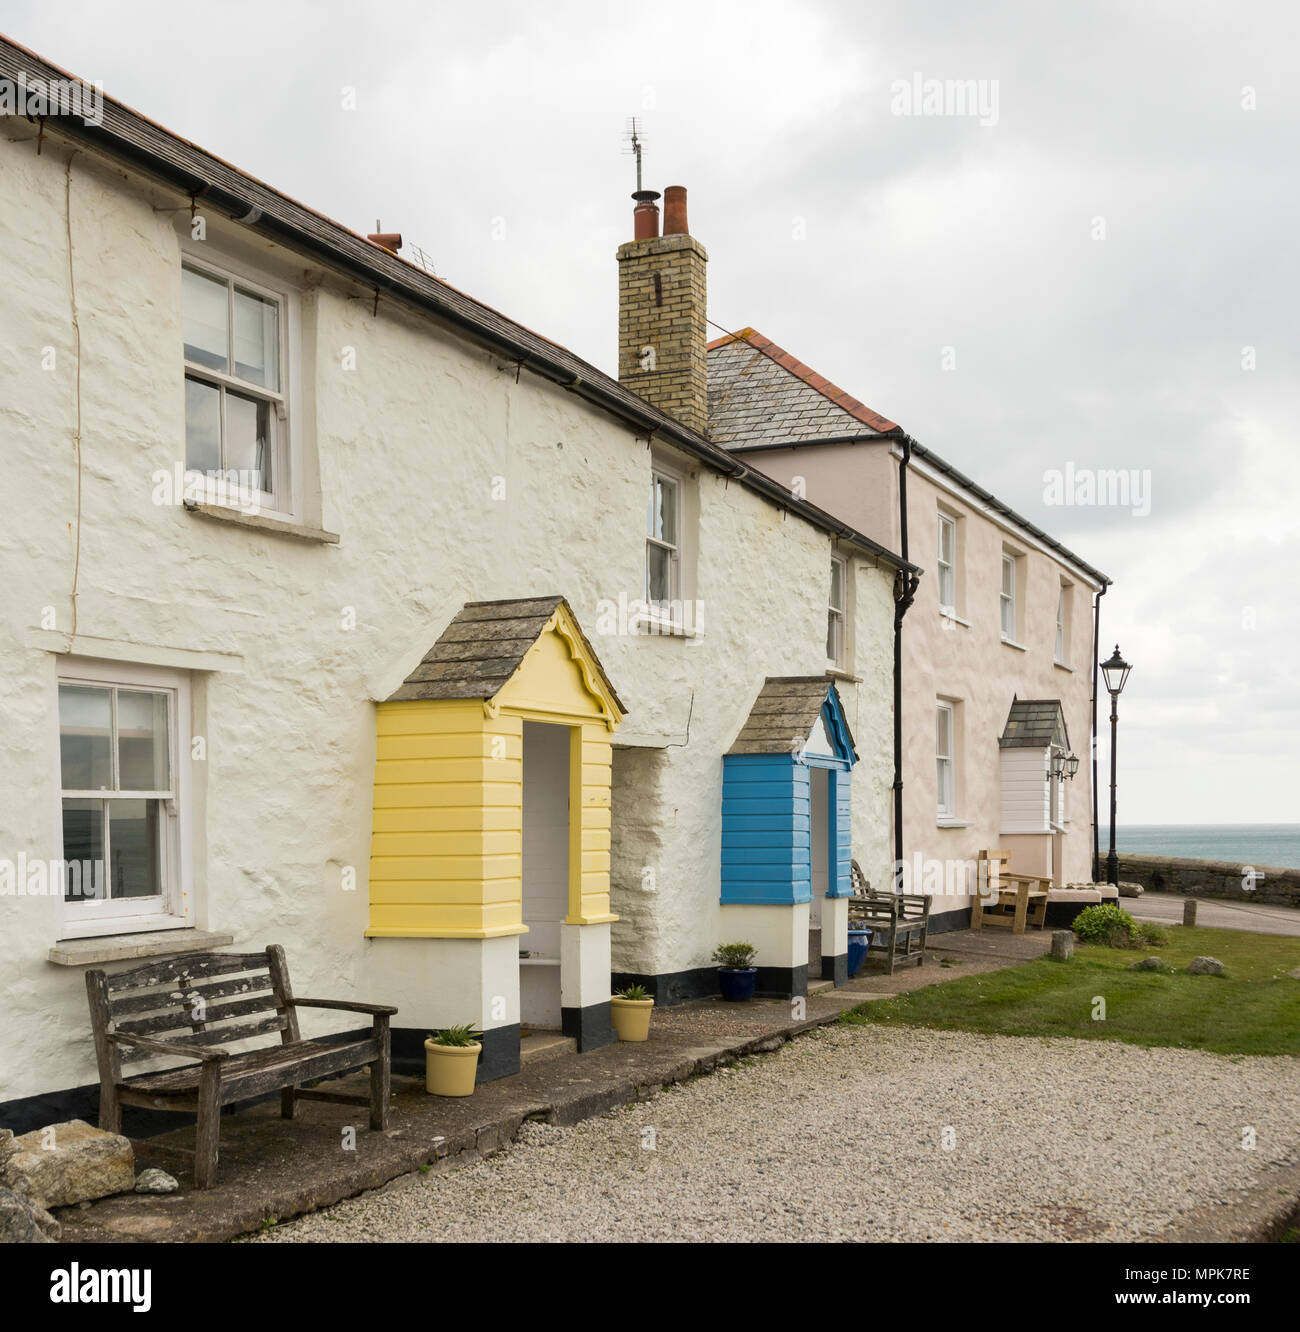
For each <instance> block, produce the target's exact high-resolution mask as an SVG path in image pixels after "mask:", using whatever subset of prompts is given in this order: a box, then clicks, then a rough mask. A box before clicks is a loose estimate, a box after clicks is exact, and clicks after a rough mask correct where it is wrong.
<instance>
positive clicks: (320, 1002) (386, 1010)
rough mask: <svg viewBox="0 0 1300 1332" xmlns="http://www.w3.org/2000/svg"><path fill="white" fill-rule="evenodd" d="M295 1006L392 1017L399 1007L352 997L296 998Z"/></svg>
mask: <svg viewBox="0 0 1300 1332" xmlns="http://www.w3.org/2000/svg"><path fill="white" fill-rule="evenodd" d="M293 1003H294V1007H295V1008H340V1009H342V1010H343V1011H344V1012H345V1013H369V1014H370V1015H371V1016H372V1017H382V1016H384V1015H385V1014H387V1016H389V1017H392V1016H393V1014H394V1013H396V1012H397V1009H395V1008H392V1007H390V1006H389V1005H388V1004H362V1003H357V1002H355V1001H353V1000H351V999H295V1000H294V1001H293Z"/></svg>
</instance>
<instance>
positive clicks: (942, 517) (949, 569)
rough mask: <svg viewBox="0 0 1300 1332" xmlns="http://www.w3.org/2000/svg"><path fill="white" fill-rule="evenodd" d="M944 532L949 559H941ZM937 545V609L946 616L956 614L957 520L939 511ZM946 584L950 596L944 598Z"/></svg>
mask: <svg viewBox="0 0 1300 1332" xmlns="http://www.w3.org/2000/svg"><path fill="white" fill-rule="evenodd" d="M945 531H946V532H947V533H948V534H949V551H948V553H949V555H950V557H951V558H950V559H947V560H945V559H944V557H943V544H944V543H943V537H944V533H945ZM938 538H939V545H938V550H937V553H936V563H937V565H938V569H939V577H938V578H937V579H936V582H937V584H938V591H939V609H940V610H941V611H942V612H944V614H946V615H956V614H957V520H956V518H954V517H953V516H952V514H950V513H944V511H943V510H942V509H940V510H939V531H938ZM945 581H946V582H947V584H948V591H949V593H950V595H949V596H948V597H947V599H945V598H944V583H945Z"/></svg>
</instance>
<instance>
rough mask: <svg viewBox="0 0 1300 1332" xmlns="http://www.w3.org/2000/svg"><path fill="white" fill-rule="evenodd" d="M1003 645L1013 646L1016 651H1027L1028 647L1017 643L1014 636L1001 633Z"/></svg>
mask: <svg viewBox="0 0 1300 1332" xmlns="http://www.w3.org/2000/svg"><path fill="white" fill-rule="evenodd" d="M1002 645H1003V647H1009V648H1015V650H1016V651H1017V652H1028V651H1029V649H1028V648H1027V647H1026V646H1025V645H1024V644H1023V643H1017V642H1016V640H1015V639H1014V638H1008V637H1007V636H1006V634H1003V635H1002Z"/></svg>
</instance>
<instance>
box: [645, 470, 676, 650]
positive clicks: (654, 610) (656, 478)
mask: <svg viewBox="0 0 1300 1332" xmlns="http://www.w3.org/2000/svg"><path fill="white" fill-rule="evenodd" d="M657 485H670V486H672V488H673V494H674V495H675V496H676V502H675V503H674V505H673V527H674V529H675V531H676V533H677V540H676V542H668V541H663V540H661V539H660V538H658V537H654V536H651V535H650V532H649V525H648V524H647V531H646V534H645V545H646V553H645V601H646V615H647V618H648V619H649V620H651V621H654V622H656V623H661V624H668V623H670V622H671V621H672V618H673V616H672V607H673V603H677V605H678V606H680V605H681V600H682V542H683V540H684V537H685V518H686V504H685V492H686V478H685V476H684V475H683V474H682V473H681V472H679V471H677V469H676V468H673V467H667V466H665V465H664V464H663V463H659V462H656V463H655V464H654V465H653V466H652V467H651V468H650V495H649V499H648V501H647V517H648V516H649V514H650V512H651V511H652V510H651V508H650V507H649V506H650V505H653V502H654V493H655V487H656V486H657ZM651 547H654V548H655V549H658V550H666V551H667V552H668V553H669V560H668V568H669V578H670V581H671V584H672V586H671V588H670V595H669V596H668V598H667V605H666V606H665V605H663V604H662V603H655V602H653V601H651V599H650V550H651Z"/></svg>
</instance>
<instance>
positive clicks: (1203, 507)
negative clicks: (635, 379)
mask: <svg viewBox="0 0 1300 1332" xmlns="http://www.w3.org/2000/svg"><path fill="white" fill-rule="evenodd" d="M1298 28H1300V6H1297V5H1295V4H1294V3H1293V0H1292V2H1288V0H1277V2H1276V3H1252V2H1251V0H1232V2H1231V3H1228V2H1226V0H1225V2H1223V3H1210V2H1208V0H1207V2H1197V0H1177V2H1176V3H1172V2H1171V3H1164V4H1162V3H1150V2H1147V3H1143V4H1140V5H1139V4H1134V3H1132V2H1131V0H1126V2H1125V3H1105V2H1101V0H1092V3H1089V4H1087V5H1070V6H1067V5H1063V4H1050V3H1043V2H1042V0H1025V2H1024V3H1012V2H1010V0H1008V2H1007V3H985V4H978V3H977V4H972V3H951V4H941V3H923V2H921V0H906V2H905V3H891V4H871V3H862V2H860V0H859V2H858V3H848V4H843V5H838V4H832V3H821V4H818V3H803V4H798V5H782V4H775V3H763V2H762V0H751V2H750V3H747V4H745V5H743V6H739V5H736V4H735V3H726V4H721V3H712V2H711V0H694V3H688V4H678V3H669V2H668V0H661V2H660V3H653V2H651V3H645V4H641V5H638V6H636V8H635V12H633V8H632V7H631V6H627V5H613V4H608V3H594V4H585V3H557V2H554V0H553V2H552V3H549V4H540V3H535V2H534V3H525V4H511V3H501V2H500V0H498V2H496V3H492V4H490V5H488V4H474V3H465V2H464V0H460V2H458V3H432V4H401V3H392V2H390V3H385V4H382V5H374V6H364V5H362V6H359V5H357V4H355V3H347V4H344V3H325V2H322V3H315V4H306V3H282V2H280V0H277V3H274V4H272V3H266V2H265V0H262V2H261V3H256V4H246V3H239V2H237V0H225V3H223V4H222V5H220V6H219V7H218V8H217V9H213V8H211V7H205V6H198V7H194V6H188V5H183V4H176V3H174V0H169V2H168V3H117V4H113V5H105V4H102V3H98V2H95V3H76V2H75V0H60V3H58V4H51V3H49V2H48V0H39V2H38V3H26V2H24V0H19V2H18V3H13V2H12V0H0V31H3V32H4V33H5V34H6V35H8V36H10V37H12V38H13V39H15V40H16V41H19V42H22V43H23V44H25V45H27V46H30V47H32V48H34V49H35V50H36V51H38V52H39V53H40V54H42V55H44V56H46V57H47V58H48V59H50V60H52V61H53V62H54V63H56V64H60V65H63V66H64V67H66V68H68V69H71V70H72V71H73V72H75V73H77V74H79V75H81V76H82V77H83V78H87V79H91V80H99V79H102V80H103V82H104V85H105V89H106V91H107V92H108V93H109V94H111V95H113V96H115V97H117V98H119V99H120V100H122V101H124V102H126V103H128V104H129V105H131V106H133V107H134V108H135V109H136V110H138V111H140V112H142V113H144V114H145V115H147V116H150V117H151V118H153V119H155V120H157V121H159V122H161V123H162V124H163V125H165V126H167V128H169V129H171V130H173V131H174V132H176V133H178V134H181V135H183V136H185V137H186V138H189V139H192V140H194V141H195V142H196V143H198V144H200V145H202V146H203V147H205V148H207V149H209V150H211V151H213V152H215V153H217V154H218V155H219V156H221V157H224V158H226V159H227V160H228V161H230V162H232V163H234V164H235V165H236V166H238V167H240V168H242V169H244V170H246V171H249V172H251V173H252V174H254V175H256V176H258V177H260V178H261V179H263V180H265V181H266V182H268V183H269V184H271V185H273V186H275V187H276V188H277V189H280V190H282V191H284V192H285V193H287V194H289V195H291V196H293V197H294V198H296V199H298V200H300V201H302V202H303V203H306V204H309V205H311V206H312V207H314V208H316V209H318V210H320V211H321V212H324V213H326V214H328V215H329V216H331V217H333V218H335V219H337V220H338V221H340V222H342V223H344V224H345V225H347V226H350V227H353V228H355V229H356V230H358V231H363V232H364V231H369V230H372V229H373V227H374V223H375V221H376V219H382V222H383V225H384V228H385V229H392V230H400V231H401V232H402V233H403V235H404V236H405V237H406V239H407V242H408V244H411V243H414V244H418V245H419V246H421V247H422V248H423V249H424V250H426V251H427V252H428V253H429V254H430V256H431V257H432V259H433V261H434V263H435V265H436V268H437V272H438V274H439V275H440V276H442V277H444V278H446V279H447V280H448V281H450V282H452V283H454V284H455V285H457V286H459V287H461V288H463V289H464V290H466V291H468V292H469V293H471V294H472V295H474V296H476V297H478V298H479V299H481V300H484V301H486V302H487V303H488V304H490V305H493V306H496V307H497V308H499V309H501V310H503V311H505V312H506V313H507V314H509V315H511V316H512V317H514V318H516V319H519V320H520V321H522V322H523V323H525V324H528V325H529V326H531V327H533V328H535V329H537V330H538V331H539V332H542V333H544V334H546V335H547V336H549V337H552V338H554V339H556V340H557V341H559V342H562V343H564V344H566V345H568V346H569V347H571V348H572V349H573V350H575V351H576V352H578V353H579V354H580V355H582V356H584V357H586V358H587V359H588V360H590V361H593V362H594V363H595V364H597V365H598V366H600V367H601V368H602V369H605V370H607V371H609V372H610V373H614V372H615V354H616V347H615V335H616V322H617V306H616V299H617V295H616V293H617V286H616V271H615V262H614V250H615V247H616V246H617V245H618V243H619V242H621V241H623V240H626V239H628V238H629V236H630V209H631V204H630V202H629V200H628V193H629V191H630V190H631V189H632V188H633V184H634V181H633V168H632V163H631V159H630V158H629V157H626V156H623V155H622V154H623V150H624V144H623V142H622V135H623V131H624V126H625V122H626V119H627V117H629V116H631V115H637V116H639V117H642V118H643V122H644V125H645V130H646V138H647V148H646V184H647V185H648V186H652V187H654V188H658V189H662V188H663V187H664V186H665V185H668V184H683V185H686V186H687V187H688V188H689V190H690V210H691V230H692V232H693V233H694V234H695V235H696V236H698V237H699V238H700V240H701V241H703V243H704V244H705V246H706V247H707V248H708V251H709V255H710V264H709V298H710V317H711V318H712V319H713V320H715V321H716V322H717V323H718V324H720V325H722V326H724V327H727V328H739V327H743V326H744V325H746V324H749V325H753V326H754V327H756V328H758V329H760V330H761V331H762V332H763V333H765V334H766V335H767V336H768V337H770V338H772V339H774V340H775V341H776V342H778V343H780V344H781V345H782V346H784V347H786V348H787V349H788V350H789V351H791V352H793V353H794V354H795V355H796V356H798V357H799V358H800V359H801V360H804V361H806V362H808V363H809V364H811V365H813V366H814V367H816V368H817V369H818V370H819V371H820V372H821V373H822V374H825V375H827V376H828V377H829V378H831V379H832V380H834V381H836V382H837V383H839V384H840V385H841V386H842V387H844V388H846V389H847V390H849V391H850V392H851V393H853V394H855V395H856V396H858V397H860V398H861V399H863V401H865V402H866V403H868V404H869V405H870V406H871V407H873V408H874V409H876V410H877V411H880V412H882V413H883V414H885V415H886V416H888V417H890V418H891V419H893V420H895V421H898V422H900V423H901V424H902V425H903V426H904V427H905V428H906V429H907V430H909V431H910V432H911V433H912V434H913V435H914V436H915V437H916V438H917V439H918V440H920V441H921V442H922V443H923V444H925V445H927V446H928V447H929V448H931V449H933V450H934V451H935V452H937V453H939V454H940V455H941V456H942V457H944V458H946V459H947V460H948V461H949V462H951V463H953V464H954V465H955V466H957V467H958V468H960V469H961V470H963V471H964V472H966V473H967V474H968V475H971V476H973V477H975V478H976V479H977V480H978V481H979V482H981V483H982V484H983V485H985V486H986V487H987V488H988V489H989V490H991V491H993V492H994V493H995V494H996V495H998V496H999V497H1000V498H1001V499H1003V500H1004V501H1006V502H1007V503H1008V504H1010V505H1011V506H1012V507H1013V508H1016V509H1018V510H1019V511H1020V512H1022V513H1023V514H1025V515H1026V516H1027V517H1029V518H1030V519H1032V520H1033V521H1035V522H1037V523H1038V524H1040V525H1041V526H1043V527H1045V528H1046V529H1047V530H1048V531H1050V532H1051V533H1052V534H1053V535H1055V536H1057V537H1058V538H1059V539H1061V540H1062V541H1064V542H1065V543H1066V544H1067V545H1068V546H1070V547H1072V548H1073V549H1074V550H1076V551H1077V552H1078V553H1079V554H1080V555H1081V556H1083V557H1084V558H1085V559H1087V560H1088V561H1089V562H1090V563H1092V564H1094V565H1096V566H1097V567H1099V568H1102V569H1104V570H1105V571H1106V572H1107V573H1109V574H1110V575H1111V577H1112V578H1113V579H1114V580H1115V586H1114V588H1113V589H1112V590H1111V592H1110V593H1109V594H1108V595H1107V596H1106V598H1105V601H1104V602H1103V604H1102V637H1103V641H1104V645H1105V650H1106V651H1107V652H1108V651H1109V648H1110V647H1111V645H1113V644H1114V642H1115V641H1116V640H1118V642H1119V643H1120V645H1121V646H1122V648H1123V651H1124V654H1125V656H1126V657H1127V658H1128V659H1129V660H1130V661H1131V662H1133V663H1134V669H1133V675H1132V677H1131V679H1130V682H1129V686H1128V689H1127V690H1126V691H1125V693H1124V696H1123V698H1122V700H1121V704H1120V708H1121V728H1120V735H1121V744H1120V761H1121V805H1120V820H1119V821H1120V823H1121V824H1123V823H1132V822H1152V823H1157V822H1296V821H1300V796H1298V795H1297V790H1300V781H1298V780H1297V775H1296V766H1297V764H1296V748H1297V740H1298V739H1300V597H1298V596H1297V588H1296V583H1297V578H1298V577H1300V521H1298V520H1297V509H1298V501H1300V495H1298V494H1297V485H1296V470H1295V468H1296V464H1295V461H1294V460H1295V457H1296V449H1297V446H1296V434H1295V423H1296V422H1297V421H1298V420H1300V403H1297V392H1296V388H1297V382H1298V380H1297V369H1296V367H1297V363H1298V360H1300V321H1298V320H1297V316H1296V312H1297V308H1298V306H1300V302H1298V301H1297V295H1298V292H1297V267H1298V261H1297V253H1298V251H1300V174H1298V173H1297V169H1296V167H1297V145H1298V144H1300V135H1298V133H1297V131H1298V130H1300V81H1298V80H1297V78H1296V70H1297V68H1298V67H1300V33H1298V31H1297V29H1298ZM918 78H919V79H921V80H940V81H944V80H962V81H965V80H974V81H976V85H977V88H978V90H979V92H980V93H981V94H982V97H983V108H982V109H983V111H984V114H983V115H979V114H975V115H964V114H954V112H958V111H960V110H962V108H961V107H959V106H955V105H954V104H953V103H952V102H951V101H950V102H948V103H947V104H946V105H943V106H942V107H940V108H938V109H942V110H945V111H947V112H948V114H942V115H938V114H900V112H903V111H907V110H908V109H909V108H908V106H907V104H906V102H905V101H904V100H903V94H902V93H901V91H900V88H899V86H898V85H899V84H900V83H906V84H908V85H912V84H913V83H914V82H915V80H916V79H918ZM346 89H354V90H355V107H354V109H346V108H345V101H347V100H348V98H347V97H346V94H345V90H346ZM924 109H925V107H924V106H922V107H916V106H913V107H912V108H911V110H913V111H915V110H924ZM982 121H983V122H989V123H981V122H982ZM946 363H947V364H946ZM1251 365H1253V367H1254V368H1248V367H1249V366H1251ZM1068 464H1069V465H1073V467H1074V468H1075V469H1076V471H1077V470H1079V469H1102V468H1105V469H1114V468H1122V469H1135V470H1136V472H1137V473H1138V474H1139V479H1142V478H1143V477H1144V475H1145V474H1149V486H1150V493H1149V499H1150V512H1149V513H1148V514H1146V515H1145V516H1135V514H1134V513H1133V511H1132V509H1131V508H1122V507H1116V506H1091V507H1078V506H1072V507H1054V506H1050V505H1048V504H1046V503H1045V502H1044V490H1045V481H1044V474H1045V473H1046V472H1048V471H1049V470H1050V469H1059V470H1061V471H1064V470H1065V468H1066V467H1067V465H1068ZM812 498H814V499H815V498H816V497H815V496H814V497H812ZM914 557H915V558H918V559H919V560H920V562H921V563H922V564H925V565H927V566H929V565H931V564H932V563H933V560H932V559H931V558H929V552H924V551H922V552H914ZM1104 716H1105V712H1104V709H1103V721H1104ZM1104 761H1105V751H1104V750H1103V762H1104ZM1104 772H1105V768H1104V767H1103V773H1104ZM1103 809H1104V799H1103ZM1103 819H1104V814H1103Z"/></svg>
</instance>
